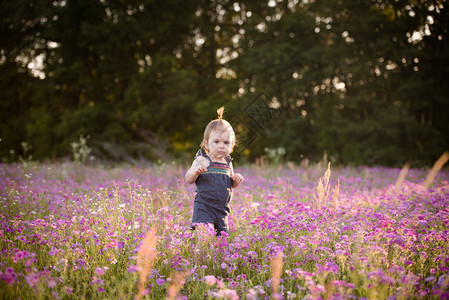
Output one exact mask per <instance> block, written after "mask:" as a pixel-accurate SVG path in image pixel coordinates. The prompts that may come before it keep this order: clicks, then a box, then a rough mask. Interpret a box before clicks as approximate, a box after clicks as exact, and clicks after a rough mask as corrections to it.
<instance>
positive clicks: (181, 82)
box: [0, 0, 449, 166]
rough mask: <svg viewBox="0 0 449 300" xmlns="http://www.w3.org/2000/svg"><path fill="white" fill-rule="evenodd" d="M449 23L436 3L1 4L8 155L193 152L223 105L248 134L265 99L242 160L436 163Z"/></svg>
mask: <svg viewBox="0 0 449 300" xmlns="http://www.w3.org/2000/svg"><path fill="white" fill-rule="evenodd" d="M448 15H449V14H448V5H447V4H446V3H445V2H442V1H437V2H435V1H421V2H419V3H417V2H416V1H393V0H391V1H390V0H388V1H374V0H373V1H352V0H343V1H330V0H324V1H319V2H316V1H299V2H298V3H295V2H294V1H268V2H266V3H265V2H264V3H261V2H260V1H253V0H247V1H237V2H235V1H232V2H229V1H223V0H214V1H204V0H188V1H182V2H181V3H180V2H179V1H174V0H170V1H162V0H157V1H150V0H134V1H121V2H120V1H119V2H117V1H115V2H110V1H99V0H95V1H87V2H79V1H78V2H77V1H54V2H52V4H51V5H48V4H47V3H44V2H42V1H37V0H34V1H26V2H17V1H12V0H5V1H2V3H1V4H0V20H1V21H0V33H1V34H2V42H1V44H0V70H1V72H2V77H1V79H0V117H1V121H0V122H1V123H0V124H1V126H0V138H1V141H0V157H1V158H2V159H3V160H8V159H10V154H9V153H10V150H14V151H15V153H20V152H21V151H22V150H21V147H20V144H21V143H22V142H27V143H29V144H31V145H33V148H32V151H33V153H32V154H33V157H34V158H36V159H39V160H43V159H49V158H57V157H64V156H70V155H71V151H70V143H71V142H72V141H74V140H75V139H77V138H78V137H79V135H80V134H82V135H90V136H91V137H92V140H91V142H92V150H93V155H95V156H98V157H100V158H105V159H116V160H124V159H125V160H128V161H129V162H131V161H133V160H134V159H150V160H157V159H164V158H168V157H184V155H185V154H186V153H188V155H189V156H191V152H194V151H195V150H196V149H197V148H198V144H199V143H200V141H201V136H202V132H203V130H204V127H205V125H206V124H207V122H209V121H210V120H211V119H213V118H214V117H215V110H216V109H217V108H218V107H220V106H223V105H225V106H226V113H225V117H226V118H228V119H231V120H232V119H235V118H239V119H242V120H244V121H245V122H246V121H248V122H249V123H251V120H250V116H248V115H247V111H245V108H246V107H247V105H249V104H250V103H251V101H252V100H253V99H254V98H256V97H257V96H258V95H259V94H260V93H261V92H263V93H265V94H266V95H267V96H268V101H272V103H271V104H272V109H273V112H275V113H274V114H273V115H275V116H276V117H273V118H272V119H270V120H267V122H266V127H267V126H268V127H269V128H264V129H268V130H264V131H257V130H256V138H255V140H254V141H253V142H252V143H250V144H248V145H245V146H244V147H245V149H239V150H240V151H239V153H240V154H239V155H241V156H242V158H247V159H250V160H254V159H256V158H257V157H260V156H263V155H264V148H265V147H268V148H277V147H283V148H285V149H286V154H285V156H284V159H285V160H293V161H300V160H302V159H304V158H308V159H311V160H319V159H320V158H321V157H322V156H323V154H324V153H328V154H329V155H330V157H331V158H332V159H334V160H335V162H338V163H342V164H373V165H374V164H386V165H395V166H399V165H402V164H403V163H404V162H406V161H410V162H412V163H415V164H417V165H423V164H431V163H432V162H433V161H434V160H435V159H436V158H437V157H438V156H439V155H440V154H441V153H442V152H444V151H446V150H447V149H448V148H449V141H448V139H447V138H445V136H446V135H447V132H449V122H447V120H448V119H449V101H448V99H449V88H448V85H447V81H448V78H449V73H448V72H449V71H448V70H449V69H448V64H449V57H448V55H447V53H448V51H449V45H448V42H447V36H448V28H449V26H448V23H449V18H448ZM38 61H41V62H42V63H38ZM33 64H34V67H33ZM250 126H253V127H254V126H255V127H256V128H257V124H254V123H251V124H250ZM253 129H254V128H253ZM15 157H16V159H17V158H18V155H16V156H15Z"/></svg>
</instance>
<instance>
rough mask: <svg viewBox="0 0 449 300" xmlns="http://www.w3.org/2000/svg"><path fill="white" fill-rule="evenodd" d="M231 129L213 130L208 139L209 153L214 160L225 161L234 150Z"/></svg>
mask: <svg viewBox="0 0 449 300" xmlns="http://www.w3.org/2000/svg"><path fill="white" fill-rule="evenodd" d="M231 142H232V141H231V136H230V134H229V130H220V129H218V130H212V131H211V133H210V135H209V140H208V141H207V149H208V151H209V153H208V155H209V157H210V158H211V159H212V160H213V161H220V160H221V161H224V159H225V157H226V156H228V155H229V153H231V151H232V143H231Z"/></svg>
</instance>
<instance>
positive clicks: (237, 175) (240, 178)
mask: <svg viewBox="0 0 449 300" xmlns="http://www.w3.org/2000/svg"><path fill="white" fill-rule="evenodd" d="M244 179H245V178H243V176H242V174H240V173H235V174H234V176H232V180H233V181H234V184H233V187H237V186H239V185H240V183H242V182H243V180H244Z"/></svg>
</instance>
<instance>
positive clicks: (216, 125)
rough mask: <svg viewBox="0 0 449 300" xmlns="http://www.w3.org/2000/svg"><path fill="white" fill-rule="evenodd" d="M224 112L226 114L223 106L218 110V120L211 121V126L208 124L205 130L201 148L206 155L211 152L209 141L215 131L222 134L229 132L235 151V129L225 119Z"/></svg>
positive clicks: (232, 147)
mask: <svg viewBox="0 0 449 300" xmlns="http://www.w3.org/2000/svg"><path fill="white" fill-rule="evenodd" d="M223 112H224V107H223V106H222V107H220V108H219V109H218V110H217V113H218V118H217V119H215V120H212V121H210V122H209V124H207V126H206V129H204V136H203V141H202V142H201V144H200V147H201V149H203V150H204V151H205V152H206V153H208V152H209V150H208V149H207V141H208V140H209V137H210V134H211V132H212V131H214V130H220V131H222V132H223V131H226V130H228V132H229V137H230V139H231V152H232V150H233V149H234V146H235V132H234V129H233V128H232V126H231V124H229V122H228V121H226V120H224V119H223Z"/></svg>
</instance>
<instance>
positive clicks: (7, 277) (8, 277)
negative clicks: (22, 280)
mask: <svg viewBox="0 0 449 300" xmlns="http://www.w3.org/2000/svg"><path fill="white" fill-rule="evenodd" d="M0 279H1V280H3V281H4V282H6V284H7V285H11V284H13V283H14V282H15V281H16V279H17V274H16V273H15V272H14V269H13V268H6V270H5V273H1V274H0Z"/></svg>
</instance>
